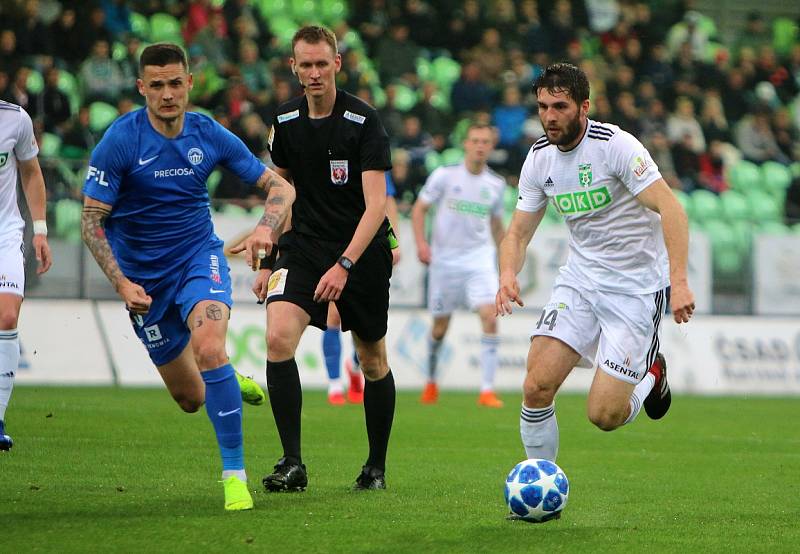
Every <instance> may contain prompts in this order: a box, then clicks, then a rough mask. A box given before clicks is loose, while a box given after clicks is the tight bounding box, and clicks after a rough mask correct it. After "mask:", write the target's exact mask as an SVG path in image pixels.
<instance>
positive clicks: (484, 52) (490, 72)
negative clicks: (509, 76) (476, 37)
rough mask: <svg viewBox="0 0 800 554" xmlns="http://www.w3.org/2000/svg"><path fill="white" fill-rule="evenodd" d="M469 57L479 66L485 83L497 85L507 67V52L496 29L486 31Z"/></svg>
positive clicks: (490, 28)
mask: <svg viewBox="0 0 800 554" xmlns="http://www.w3.org/2000/svg"><path fill="white" fill-rule="evenodd" d="M467 56H468V59H470V60H472V61H473V62H475V63H476V64H477V65H478V71H479V73H480V75H481V79H483V81H484V82H486V83H489V84H493V83H496V82H497V81H498V77H499V76H500V73H501V72H502V71H503V70H504V69H505V67H506V52H505V50H503V48H502V46H501V41H500V33H499V31H498V30H497V29H495V28H494V27H489V28H488V29H486V30H484V31H483V35H482V36H481V41H480V43H478V45H477V46H475V47H474V48H472V49H471V50H470V51H469V53H468V54H467Z"/></svg>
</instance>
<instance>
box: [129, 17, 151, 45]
mask: <svg viewBox="0 0 800 554" xmlns="http://www.w3.org/2000/svg"><path fill="white" fill-rule="evenodd" d="M130 20H131V32H132V33H133V34H134V35H136V36H137V37H139V38H140V39H141V40H144V41H148V42H149V41H150V21H149V20H148V19H147V17H145V16H144V15H142V14H140V13H138V12H133V11H132V12H131V16H130Z"/></svg>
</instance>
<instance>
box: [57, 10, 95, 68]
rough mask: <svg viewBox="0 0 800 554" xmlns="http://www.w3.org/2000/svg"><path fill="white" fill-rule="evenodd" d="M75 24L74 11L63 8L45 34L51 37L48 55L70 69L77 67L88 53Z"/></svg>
mask: <svg viewBox="0 0 800 554" xmlns="http://www.w3.org/2000/svg"><path fill="white" fill-rule="evenodd" d="M76 23H77V20H76V14H75V10H74V9H72V8H69V7H66V6H65V7H64V10H63V11H62V12H61V13H60V14H59V16H58V19H56V20H55V21H53V22H52V23H51V24H50V26H49V27H48V29H47V34H48V35H49V36H50V37H52V46H51V50H50V53H51V54H52V55H53V56H56V57H57V58H59V59H62V60H64V61H65V62H67V63H68V64H69V65H70V66H71V67H75V66H77V65H78V64H79V63H80V62H81V61H83V59H84V58H85V57H86V56H87V54H88V53H89V52H88V50H84V47H85V41H84V37H83V36H81V30H80V29H79V28H78V26H77V24H76Z"/></svg>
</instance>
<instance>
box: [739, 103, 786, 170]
mask: <svg viewBox="0 0 800 554" xmlns="http://www.w3.org/2000/svg"><path fill="white" fill-rule="evenodd" d="M770 115H771V114H770V111H769V109H768V108H765V107H763V106H758V107H757V108H756V109H755V111H754V112H753V113H751V114H748V115H746V116H745V117H743V118H742V120H741V121H740V122H739V124H738V125H737V126H736V130H735V136H736V146H738V147H739V150H741V151H742V156H744V158H745V159H747V160H749V161H751V162H755V163H761V162H766V161H768V160H772V161H776V162H780V163H789V158H788V157H787V156H786V155H785V154H784V153H783V152H782V151H781V149H780V146H778V143H777V141H776V140H775V135H774V134H773V133H772V127H771V126H770Z"/></svg>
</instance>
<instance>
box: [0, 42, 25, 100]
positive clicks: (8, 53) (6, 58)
mask: <svg viewBox="0 0 800 554" xmlns="http://www.w3.org/2000/svg"><path fill="white" fill-rule="evenodd" d="M20 63H21V56H20V55H19V53H18V52H17V34H16V33H15V32H14V31H13V30H12V29H3V30H0V71H4V72H5V73H6V74H7V75H8V76H12V75H15V74H16V73H17V69H19V66H20ZM1 92H2V90H0V93H1Z"/></svg>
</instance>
